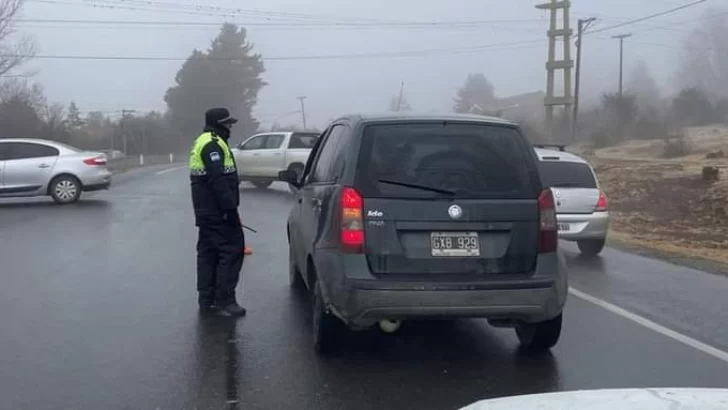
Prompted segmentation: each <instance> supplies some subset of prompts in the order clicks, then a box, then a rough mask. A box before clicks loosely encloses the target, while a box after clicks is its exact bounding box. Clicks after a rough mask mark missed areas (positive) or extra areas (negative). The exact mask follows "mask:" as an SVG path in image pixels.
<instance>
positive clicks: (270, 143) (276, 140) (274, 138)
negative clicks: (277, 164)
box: [263, 135, 285, 149]
mask: <svg viewBox="0 0 728 410" xmlns="http://www.w3.org/2000/svg"><path fill="white" fill-rule="evenodd" d="M284 139H285V136H284V135H266V136H265V143H264V144H263V149H278V148H280V147H281V144H283V140H284Z"/></svg>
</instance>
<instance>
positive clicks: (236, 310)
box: [217, 303, 247, 317]
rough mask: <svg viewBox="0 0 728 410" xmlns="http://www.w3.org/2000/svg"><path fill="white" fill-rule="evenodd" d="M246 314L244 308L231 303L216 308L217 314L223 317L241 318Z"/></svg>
mask: <svg viewBox="0 0 728 410" xmlns="http://www.w3.org/2000/svg"><path fill="white" fill-rule="evenodd" d="M246 313H247V311H246V310H245V308H244V307H242V306H240V305H238V304H237V303H232V304H229V305H226V306H221V307H218V308H217V314H218V315H219V316H224V317H243V316H245V314H246Z"/></svg>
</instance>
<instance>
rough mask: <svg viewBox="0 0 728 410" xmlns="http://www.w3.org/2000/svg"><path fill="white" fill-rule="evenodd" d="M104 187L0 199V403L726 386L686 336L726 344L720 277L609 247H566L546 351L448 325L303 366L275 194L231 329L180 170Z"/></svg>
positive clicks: (306, 320) (256, 216)
mask: <svg viewBox="0 0 728 410" xmlns="http://www.w3.org/2000/svg"><path fill="white" fill-rule="evenodd" d="M115 182H116V183H115V185H114V186H113V189H112V190H111V191H109V192H103V193H99V194H96V195H94V196H91V197H88V198H87V199H86V200H85V201H82V202H80V203H78V204H75V205H73V206H66V207H59V206H55V205H53V204H51V202H50V201H47V200H44V199H40V200H31V201H28V200H24V201H21V200H2V201H0V244H1V245H0V272H1V273H0V280H1V281H2V282H0V283H1V284H0V369H2V370H0V408H2V409H6V408H7V409H34V410H40V409H152V410H153V409H195V408H197V409H236V408H239V409H246V410H247V409H323V410H327V409H372V408H381V409H394V408H396V409H410V408H428V409H456V408H459V407H460V406H463V405H466V404H468V403H471V402H474V401H477V400H479V399H483V398H490V397H499V396H506V395H516V394H526V393H539V392H549V391H560V390H573V389H587V388H616V387H725V386H726V385H728V359H726V360H721V359H720V358H719V357H716V355H712V356H711V355H710V354H708V353H706V352H705V351H704V350H705V349H703V350H700V346H698V348H696V346H695V344H694V343H693V344H692V345H691V342H690V340H693V339H695V340H698V341H700V342H703V343H707V344H709V345H712V346H714V347H715V348H718V349H721V350H728V328H726V323H728V311H727V310H726V309H725V306H726V302H725V301H726V295H728V279H726V278H724V277H719V276H715V275H711V274H707V273H703V272H698V271H693V270H689V269H685V268H681V267H677V266H674V265H669V264H666V263H662V262H659V261H653V260H649V259H645V258H642V257H638V256H633V255H630V254H626V253H622V252H619V251H615V250H607V251H606V252H605V253H604V254H603V257H602V258H597V259H591V260H588V259H583V258H580V257H578V256H577V255H576V253H575V252H574V251H573V247H572V246H570V245H566V246H565V248H566V253H567V256H568V259H569V264H570V265H571V267H572V270H571V283H572V286H573V287H574V288H575V289H576V290H577V292H581V293H579V294H580V295H589V298H590V301H587V300H585V299H583V297H578V296H575V295H571V296H570V298H569V301H568V303H567V307H566V311H565V325H564V333H563V337H562V339H561V342H560V343H559V345H558V346H557V347H556V348H555V349H554V350H553V353H552V354H551V355H547V356H546V357H531V356H527V355H524V354H522V353H519V351H518V350H517V341H516V338H515V335H514V334H513V331H511V330H508V329H493V328H490V327H489V326H488V325H487V324H486V323H484V322H483V321H477V320H464V321H456V322H443V323H407V324H406V325H405V326H404V327H403V328H402V330H401V332H400V333H398V334H396V335H382V334H379V333H378V332H374V331H372V332H367V333H356V334H351V335H348V336H347V337H346V340H345V343H347V348H346V349H344V350H343V352H341V353H339V354H338V355H337V356H335V357H331V358H319V357H317V356H316V355H315V354H314V352H313V350H312V347H311V334H310V320H311V319H310V317H311V315H310V307H309V303H308V301H307V300H306V298H305V297H304V296H302V295H298V294H294V293H292V292H291V291H290V289H289V288H288V284H287V281H288V278H287V260H286V259H287V252H286V244H285V241H286V240H285V230H284V228H285V218H286V215H287V212H288V209H289V206H290V204H291V201H292V197H291V196H290V195H289V194H288V193H287V192H286V190H285V188H284V187H276V188H275V189H271V190H265V191H261V190H256V189H252V188H250V189H244V190H243V205H242V215H243V219H244V222H245V223H247V224H249V225H251V226H252V227H254V228H256V229H258V231H259V232H260V233H259V234H257V235H252V234H249V236H248V239H249V242H250V243H251V244H252V246H253V247H254V249H255V254H254V255H253V256H252V257H250V258H249V259H247V260H246V263H245V267H244V269H243V270H244V274H243V276H244V279H243V282H242V285H241V287H240V288H239V289H240V291H241V293H240V296H241V297H240V299H241V301H242V302H243V304H244V305H245V306H246V307H247V308H248V317H246V318H245V319H242V320H240V321H238V322H234V321H231V320H224V319H215V318H200V317H199V316H198V314H197V306H196V295H195V290H194V289H195V272H194V260H195V255H194V252H195V238H196V231H195V228H194V226H193V225H192V214H191V206H190V200H189V197H188V195H189V188H188V184H187V178H186V174H185V171H184V169H173V168H169V167H167V168H149V169H142V170H136V171H132V172H130V173H127V174H125V175H122V176H119V177H117V178H116V181H115ZM594 298H598V301H597V302H595V300H596V299H594ZM606 303H612V304H614V305H616V306H619V307H621V308H624V309H626V310H628V311H629V312H631V313H633V314H637V315H640V318H644V319H650V320H652V321H653V322H654V323H656V324H657V325H655V326H651V325H649V324H647V325H646V324H645V320H643V319H640V320H637V321H636V319H635V318H634V317H625V314H624V313H621V314H617V313H615V312H614V309H612V310H610V309H608V308H605V306H611V305H605V304H606ZM618 313H619V312H618ZM627 316H628V315H627ZM638 322H640V323H638ZM650 323H652V322H650ZM658 325H661V326H665V327H667V328H669V329H672V330H673V331H676V332H680V335H678V336H676V335H675V334H670V333H669V332H667V334H666V332H665V330H664V329H662V330H660V329H661V328H659V327H657V328H656V326H658ZM686 338H693V339H686ZM686 340H688V341H687V342H686ZM718 356H719V355H718Z"/></svg>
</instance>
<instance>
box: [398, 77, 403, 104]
mask: <svg viewBox="0 0 728 410" xmlns="http://www.w3.org/2000/svg"><path fill="white" fill-rule="evenodd" d="M402 98H404V81H402V83H401V84H400V85H399V97H398V98H397V111H399V110H400V109H401V108H402Z"/></svg>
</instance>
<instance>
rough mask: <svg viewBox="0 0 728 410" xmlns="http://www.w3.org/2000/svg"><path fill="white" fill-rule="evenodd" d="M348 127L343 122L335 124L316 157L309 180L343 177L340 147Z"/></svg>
mask: <svg viewBox="0 0 728 410" xmlns="http://www.w3.org/2000/svg"><path fill="white" fill-rule="evenodd" d="M346 129H347V127H346V126H345V125H343V124H337V125H334V126H333V128H331V131H330V132H329V135H328V136H327V137H326V140H325V141H324V142H323V146H321V152H320V153H319V155H318V158H317V159H316V163H315V164H314V167H313V171H312V172H311V177H310V178H309V182H314V183H315V182H336V181H337V180H338V179H339V177H341V171H342V169H341V166H340V165H341V164H342V162H341V158H339V157H340V155H339V154H340V151H341V149H340V147H341V142H342V140H343V135H344V133H345V132H346Z"/></svg>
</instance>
